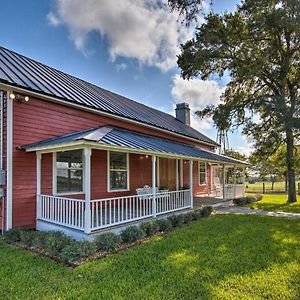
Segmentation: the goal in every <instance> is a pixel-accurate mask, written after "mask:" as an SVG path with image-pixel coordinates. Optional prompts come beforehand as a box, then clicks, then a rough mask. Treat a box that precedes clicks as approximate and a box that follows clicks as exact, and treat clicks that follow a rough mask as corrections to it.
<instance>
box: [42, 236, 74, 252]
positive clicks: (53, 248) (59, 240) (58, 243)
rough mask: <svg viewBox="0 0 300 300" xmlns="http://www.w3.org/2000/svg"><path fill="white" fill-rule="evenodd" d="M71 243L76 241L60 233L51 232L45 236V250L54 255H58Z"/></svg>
mask: <svg viewBox="0 0 300 300" xmlns="http://www.w3.org/2000/svg"><path fill="white" fill-rule="evenodd" d="M71 241H74V240H73V239H71V238H70V237H68V236H66V235H65V234H63V233H61V232H59V231H52V232H49V233H48V234H47V235H46V236H45V250H46V251H48V252H49V253H50V254H52V255H58V253H59V252H60V251H61V250H62V249H63V248H65V247H66V246H68V245H69V244H70V243H71Z"/></svg>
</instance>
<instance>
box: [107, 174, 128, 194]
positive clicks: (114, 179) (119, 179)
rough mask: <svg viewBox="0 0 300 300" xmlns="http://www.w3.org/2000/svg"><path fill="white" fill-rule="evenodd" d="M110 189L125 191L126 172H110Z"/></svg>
mask: <svg viewBox="0 0 300 300" xmlns="http://www.w3.org/2000/svg"><path fill="white" fill-rule="evenodd" d="M110 189H111V190H121V189H122V190H123V189H124V190H125V189H127V172H126V171H125V172H124V171H110Z"/></svg>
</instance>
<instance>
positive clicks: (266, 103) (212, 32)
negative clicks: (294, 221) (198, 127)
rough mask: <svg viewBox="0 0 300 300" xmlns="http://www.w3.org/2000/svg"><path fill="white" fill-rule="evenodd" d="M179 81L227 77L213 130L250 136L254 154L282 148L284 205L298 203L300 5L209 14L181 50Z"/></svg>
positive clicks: (258, 3)
mask: <svg viewBox="0 0 300 300" xmlns="http://www.w3.org/2000/svg"><path fill="white" fill-rule="evenodd" d="M181 50H182V52H181V54H180V55H179V57H178V65H179V67H180V68H181V75H182V77H183V78H187V79H189V78H192V77H194V76H201V78H202V79H208V78H209V77H210V76H211V75H216V74H217V75H219V76H224V74H225V73H228V74H229V75H230V81H229V83H228V85H227V87H226V90H225V92H224V94H223V96H222V103H221V104H220V105H218V106H217V107H210V108H209V107H208V108H207V109H206V111H207V113H208V114H209V113H211V114H212V115H213V120H214V122H215V124H216V126H217V127H219V126H224V123H225V124H226V126H227V125H228V126H230V128H236V127H237V126H240V125H243V126H244V129H243V133H244V134H246V135H249V136H252V138H254V140H255V142H256V143H255V146H256V148H257V149H258V151H261V152H262V153H263V152H264V154H267V153H270V154H271V153H274V152H275V150H276V149H277V148H278V147H279V146H280V145H282V144H284V145H286V153H285V156H286V169H287V178H288V183H289V184H288V201H289V202H295V201H296V189H295V159H294V139H295V137H298V136H299V132H300V130H299V129H300V119H299V114H300V99H299V98H300V97H299V96H300V95H299V93H300V1H299V0H283V1H279V0H245V1H243V2H242V4H241V5H240V6H238V8H237V10H236V12H234V13H224V14H223V15H220V14H216V13H210V14H209V15H208V16H207V17H206V22H205V23H204V24H202V25H201V26H200V27H199V28H198V29H197V30H196V33H195V38H194V39H192V40H190V41H188V42H186V43H185V44H184V45H181Z"/></svg>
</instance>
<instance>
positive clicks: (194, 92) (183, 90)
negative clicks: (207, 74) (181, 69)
mask: <svg viewBox="0 0 300 300" xmlns="http://www.w3.org/2000/svg"><path fill="white" fill-rule="evenodd" d="M223 92H224V88H222V87H220V86H219V85H218V84H217V82H215V81H213V80H201V79H191V80H184V79H182V78H181V77H180V76H179V75H175V76H174V77H173V86H172V90H171V93H172V96H173V97H174V102H175V103H180V102H187V103H189V105H190V108H191V126H192V127H194V128H195V129H197V130H200V131H201V130H207V129H211V128H212V127H213V121H212V120H211V119H203V120H200V118H198V117H197V116H196V115H195V112H196V111H197V110H201V109H203V108H204V107H205V106H207V105H209V104H214V105H217V104H219V103H220V96H221V94H222V93H223Z"/></svg>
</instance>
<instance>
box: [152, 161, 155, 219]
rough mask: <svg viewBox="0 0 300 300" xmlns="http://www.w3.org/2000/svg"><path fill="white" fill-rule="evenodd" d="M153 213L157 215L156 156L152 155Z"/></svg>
mask: <svg viewBox="0 0 300 300" xmlns="http://www.w3.org/2000/svg"><path fill="white" fill-rule="evenodd" d="M152 194H153V199H152V213H153V216H154V217H156V156H155V155H153V156H152Z"/></svg>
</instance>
